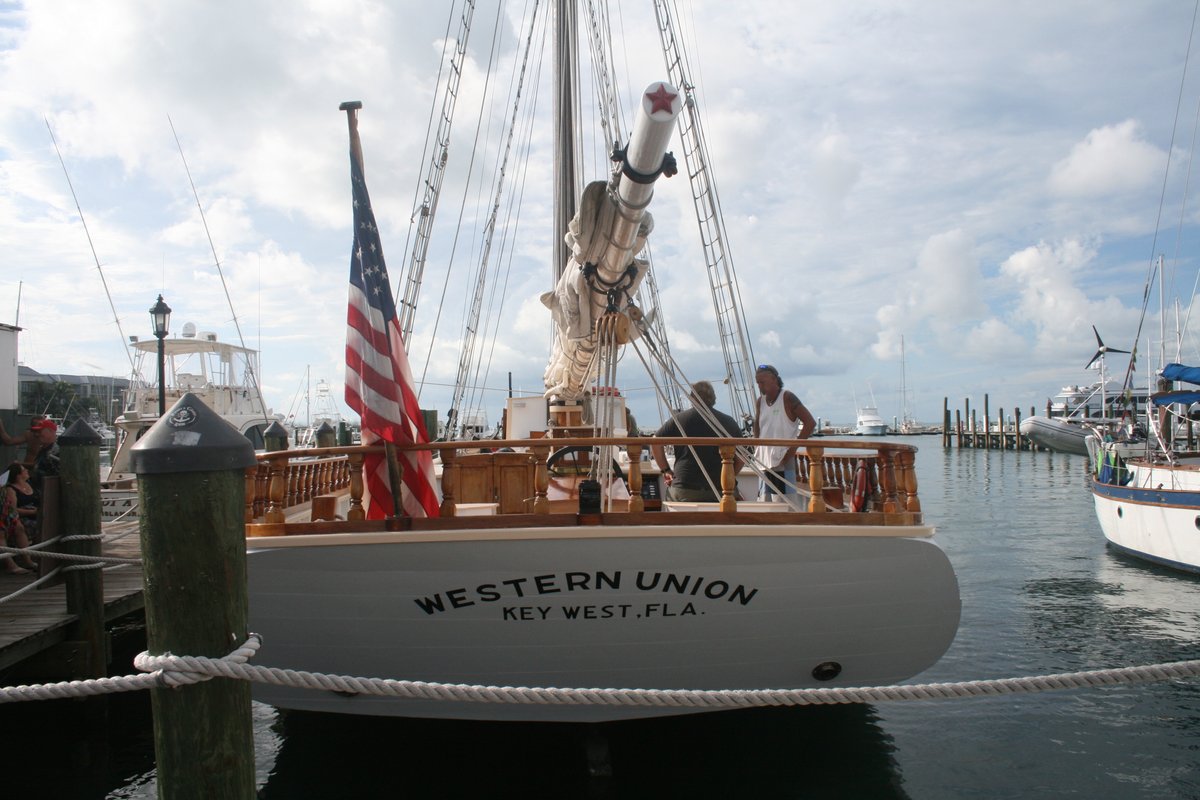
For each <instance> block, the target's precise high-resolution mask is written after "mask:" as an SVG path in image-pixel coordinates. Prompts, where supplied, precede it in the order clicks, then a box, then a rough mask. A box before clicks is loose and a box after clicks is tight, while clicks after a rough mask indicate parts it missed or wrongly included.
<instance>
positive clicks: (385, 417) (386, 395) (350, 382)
mask: <svg viewBox="0 0 1200 800" xmlns="http://www.w3.org/2000/svg"><path fill="white" fill-rule="evenodd" d="M350 136H351V146H350V181H351V183H352V184H353V192H354V249H353V251H352V252H351V254H350V302H349V307H348V308H347V312H346V405H347V406H349V407H350V408H351V409H353V410H354V411H357V412H358V415H359V417H361V418H362V443H363V444H366V445H369V444H376V443H378V442H380V441H385V442H393V443H395V444H410V443H414V442H428V441H429V435H428V434H427V433H426V431H425V423H424V420H423V418H422V415H421V409H420V406H419V405H418V403H417V395H416V393H415V392H414V391H413V377H412V370H411V368H410V367H409V365H408V356H407V355H406V354H405V351H404V342H403V341H402V340H401V338H400V328H399V326H398V324H397V322H396V304H395V302H393V300H392V290H391V284H390V282H389V281H388V274H387V267H386V266H385V265H384V263H383V245H382V243H381V242H380V240H379V229H378V228H377V227H376V226H375V214H374V212H372V211H371V199H370V197H369V196H368V195H367V182H366V180H365V179H364V178H363V168H362V150H361V148H360V146H359V142H358V131H357V129H356V127H355V120H354V114H353V112H351V122H350ZM398 456H399V459H400V465H401V467H402V469H403V472H404V478H403V483H404V485H403V487H402V489H401V492H400V495H401V508H402V509H403V511H404V513H405V514H408V515H409V516H427V517H436V516H438V499H437V493H436V492H435V491H434V489H433V482H434V474H433V457H432V455H431V454H430V453H429V452H428V451H417V452H414V451H408V452H400V453H399V454H398ZM363 475H364V478H365V480H364V483H365V487H364V496H363V505H364V506H365V507H366V510H367V519H383V518H384V517H386V516H388V515H389V514H390V513H391V512H392V511H393V500H392V493H391V483H390V481H389V480H388V468H387V460H386V459H385V458H384V456H383V455H382V454H378V455H369V456H367V457H366V459H365V461H364V463H363ZM396 511H397V513H399V509H397V510H396Z"/></svg>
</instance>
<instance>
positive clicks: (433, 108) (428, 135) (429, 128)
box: [392, 3, 455, 303]
mask: <svg viewBox="0 0 1200 800" xmlns="http://www.w3.org/2000/svg"><path fill="white" fill-rule="evenodd" d="M454 9H455V4H454V3H450V13H449V14H448V15H447V16H446V32H445V33H444V34H442V52H441V55H440V56H439V57H438V73H437V82H436V83H435V84H434V86H435V87H437V86H441V85H442V73H443V72H444V71H445V69H446V51H447V50H448V49H449V47H450V26H451V25H453V24H454ZM440 96H441V94H440V93H439V92H438V91H436V89H435V91H434V93H433V99H432V100H431V101H430V103H429V119H428V120H427V121H426V122H425V144H423V145H422V146H421V160H420V161H419V162H417V163H419V164H424V163H425V157H426V156H428V155H429V142H430V141H431V140H432V139H433V137H434V131H435V128H434V125H433V120H434V116H435V115H436V113H437V108H438V105H439V103H438V99H439V97H440ZM421 185H422V181H420V180H418V181H417V185H416V186H415V187H413V199H412V205H411V206H410V207H411V208H412V213H411V214H409V217H408V234H407V235H406V236H405V237H404V253H403V255H402V256H401V257H400V263H401V264H407V263H408V248H409V245H410V244H412V237H413V228H415V227H416V224H417V219H418V214H417V212H418V211H419V210H420V209H419V207H418V201H417V198H419V197H420V195H421ZM403 286H404V281H400V282H398V283H397V284H396V290H395V292H393V294H394V297H393V298H392V302H393V303H399V302H400V291H401V287H403Z"/></svg>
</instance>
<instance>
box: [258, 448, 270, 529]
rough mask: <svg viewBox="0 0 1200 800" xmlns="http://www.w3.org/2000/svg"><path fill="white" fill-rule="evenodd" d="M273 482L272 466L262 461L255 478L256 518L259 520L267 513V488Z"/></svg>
mask: <svg viewBox="0 0 1200 800" xmlns="http://www.w3.org/2000/svg"><path fill="white" fill-rule="evenodd" d="M270 480H271V465H270V463H269V462H265V461H260V462H259V464H258V471H257V473H256V474H255V476H254V516H255V518H256V519H257V518H258V517H261V516H262V515H263V514H266V513H267V488H268V485H269V483H270Z"/></svg>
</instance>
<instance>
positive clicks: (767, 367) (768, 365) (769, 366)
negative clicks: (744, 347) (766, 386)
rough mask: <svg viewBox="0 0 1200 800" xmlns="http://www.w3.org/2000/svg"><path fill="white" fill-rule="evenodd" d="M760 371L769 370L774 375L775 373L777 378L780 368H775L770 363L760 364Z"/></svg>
mask: <svg viewBox="0 0 1200 800" xmlns="http://www.w3.org/2000/svg"><path fill="white" fill-rule="evenodd" d="M758 371H759V372H769V373H771V374H772V375H774V376H775V377H776V378H778V377H779V370H777V369H775V368H774V367H772V366H771V365H770V364H759V365H758Z"/></svg>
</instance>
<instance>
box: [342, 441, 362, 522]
mask: <svg viewBox="0 0 1200 800" xmlns="http://www.w3.org/2000/svg"><path fill="white" fill-rule="evenodd" d="M346 463H347V469H348V470H349V472H350V508H349V509H348V510H347V511H346V519H347V520H350V521H354V520H360V519H366V518H367V512H366V509H364V508H363V501H362V499H363V454H362V452H361V451H359V452H356V453H351V454H350V457H349V458H347V459H346Z"/></svg>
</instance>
